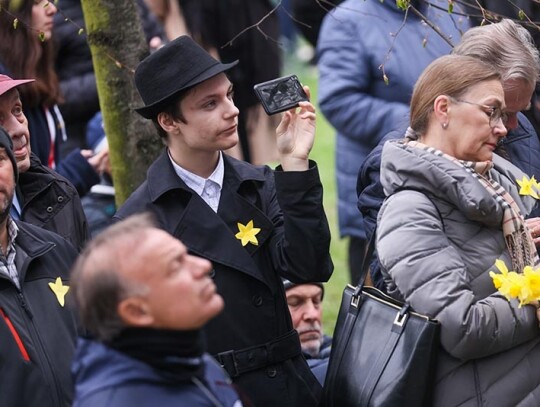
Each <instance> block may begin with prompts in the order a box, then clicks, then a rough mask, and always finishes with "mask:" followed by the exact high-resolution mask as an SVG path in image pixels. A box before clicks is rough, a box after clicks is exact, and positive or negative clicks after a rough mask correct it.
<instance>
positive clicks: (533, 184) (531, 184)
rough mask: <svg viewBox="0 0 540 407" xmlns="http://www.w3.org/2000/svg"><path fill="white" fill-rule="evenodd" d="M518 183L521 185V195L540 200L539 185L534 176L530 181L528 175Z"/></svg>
mask: <svg viewBox="0 0 540 407" xmlns="http://www.w3.org/2000/svg"><path fill="white" fill-rule="evenodd" d="M516 181H517V183H518V185H519V194H520V195H529V196H532V197H533V198H535V199H540V198H539V197H538V189H539V185H538V182H537V181H536V179H534V175H533V176H532V177H531V178H530V179H529V178H527V176H526V175H524V176H523V178H522V179H521V180H519V179H517V180H516Z"/></svg>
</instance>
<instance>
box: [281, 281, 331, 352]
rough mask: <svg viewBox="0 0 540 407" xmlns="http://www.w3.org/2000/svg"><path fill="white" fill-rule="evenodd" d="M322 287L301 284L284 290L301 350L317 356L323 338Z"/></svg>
mask: <svg viewBox="0 0 540 407" xmlns="http://www.w3.org/2000/svg"><path fill="white" fill-rule="evenodd" d="M322 294H323V291H322V288H321V287H319V286H318V285H315V284H301V285H297V286H293V287H291V288H289V289H288V290H287V292H286V295H287V305H288V306H289V311H290V313H291V318H292V323H293V327H294V329H296V330H297V331H298V334H299V336H300V343H301V345H302V351H304V352H305V353H307V354H309V355H311V356H317V355H318V353H319V350H320V348H321V343H322V339H323V332H322V324H321V317H322V304H321V301H322Z"/></svg>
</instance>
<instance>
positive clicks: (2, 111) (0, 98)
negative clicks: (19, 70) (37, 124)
mask: <svg viewBox="0 0 540 407" xmlns="http://www.w3.org/2000/svg"><path fill="white" fill-rule="evenodd" d="M0 126H2V127H3V128H4V129H5V130H6V131H7V133H8V134H9V137H10V138H11V141H12V142H13V154H14V155H15V160H17V167H18V169H19V172H26V171H28V169H29V168H30V132H29V131H28V120H27V119H26V116H25V115H24V113H23V108H22V103H21V99H20V97H19V92H18V91H17V89H11V90H9V91H7V92H6V93H4V94H2V95H0Z"/></svg>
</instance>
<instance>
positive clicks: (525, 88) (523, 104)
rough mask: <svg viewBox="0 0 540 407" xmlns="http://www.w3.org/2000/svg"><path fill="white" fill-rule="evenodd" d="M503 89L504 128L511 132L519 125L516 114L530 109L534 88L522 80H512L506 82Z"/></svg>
mask: <svg viewBox="0 0 540 407" xmlns="http://www.w3.org/2000/svg"><path fill="white" fill-rule="evenodd" d="M503 88H504V103H505V104H506V109H505V112H506V114H507V115H508V122H507V123H506V128H507V129H508V130H513V129H516V128H517V127H518V125H519V124H518V119H517V114H518V113H519V112H521V111H524V110H528V109H529V108H530V105H531V97H532V94H533V92H534V87H533V86H532V85H529V84H528V83H527V82H525V81H524V80H522V79H514V80H509V81H506V82H505V83H504V84H503Z"/></svg>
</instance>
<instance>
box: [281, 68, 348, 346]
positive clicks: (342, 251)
mask: <svg viewBox="0 0 540 407" xmlns="http://www.w3.org/2000/svg"><path fill="white" fill-rule="evenodd" d="M291 73H295V74H296V75H297V76H298V78H299V79H300V81H301V82H302V84H304V85H308V86H309V88H310V90H311V100H313V101H316V100H317V79H318V77H317V70H316V68H314V67H311V66H308V65H306V64H304V63H301V62H300V61H298V60H296V59H295V58H289V59H287V60H286V64H285V68H284V71H283V74H284V75H286V74H291ZM316 107H317V108H318V106H316ZM317 112H318V114H317V132H316V138H315V145H314V147H313V150H312V152H311V155H310V157H311V158H312V159H314V160H315V161H317V164H318V166H319V172H320V175H321V180H322V183H323V186H324V208H325V211H326V216H327V217H328V222H329V224H330V231H331V233H332V242H331V245H330V253H331V255H332V260H333V262H334V274H333V275H332V277H331V279H330V281H329V282H328V283H327V284H326V285H325V297H324V314H323V326H324V331H325V332H326V333H327V334H329V335H332V333H333V332H334V326H335V323H336V318H337V313H338V311H339V306H340V303H341V294H342V292H343V288H344V287H345V285H346V284H347V283H348V282H349V272H348V266H347V246H348V242H347V240H346V239H340V237H339V231H338V219H337V191H336V178H335V165H334V164H335V131H334V129H333V128H332V127H331V126H330V124H329V123H328V122H327V121H326V119H325V118H324V116H323V115H322V113H320V111H319V110H317Z"/></svg>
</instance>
